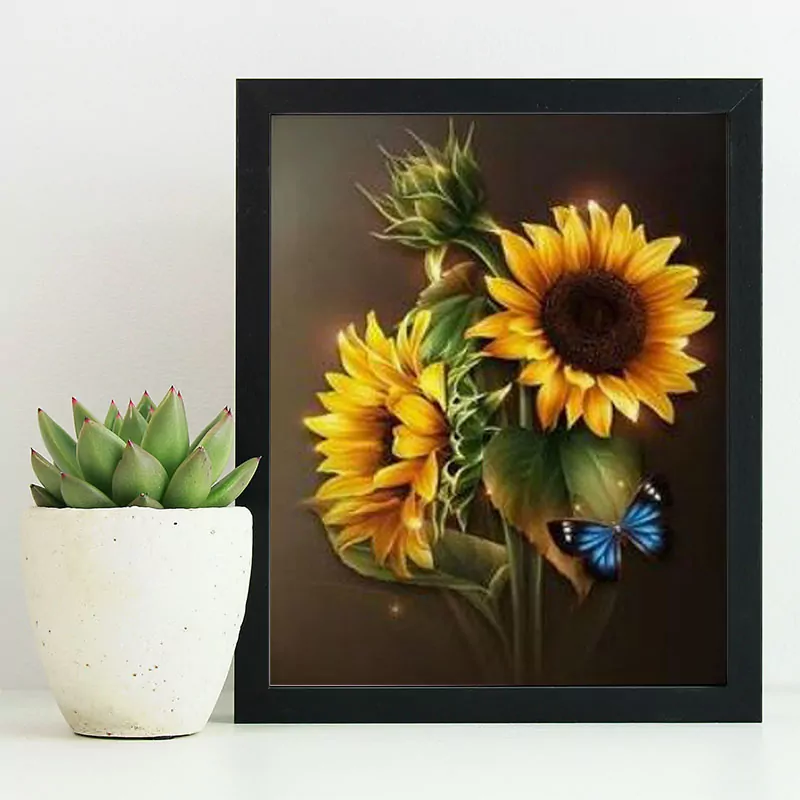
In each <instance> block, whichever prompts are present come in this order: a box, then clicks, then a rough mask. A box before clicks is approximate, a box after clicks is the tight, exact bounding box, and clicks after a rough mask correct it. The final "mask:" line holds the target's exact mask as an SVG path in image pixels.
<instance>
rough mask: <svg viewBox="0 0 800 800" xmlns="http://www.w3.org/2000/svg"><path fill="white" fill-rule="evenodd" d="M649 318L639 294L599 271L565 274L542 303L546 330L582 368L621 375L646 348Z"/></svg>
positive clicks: (562, 354) (566, 357)
mask: <svg viewBox="0 0 800 800" xmlns="http://www.w3.org/2000/svg"><path fill="white" fill-rule="evenodd" d="M646 322H647V318H646V314H645V307H644V304H643V302H642V299H641V297H639V294H638V292H637V291H636V289H635V288H634V287H633V286H631V285H630V284H629V283H626V282H625V281H624V280H622V279H621V278H618V277H617V276H616V275H612V274H610V273H608V272H605V271H602V270H596V269H590V270H586V271H584V272H575V273H567V274H566V275H563V276H562V277H561V278H560V279H559V280H558V281H557V282H556V283H555V284H554V285H553V287H552V288H551V289H550V291H549V292H548V293H547V295H546V296H545V298H544V302H543V303H542V327H543V328H544V331H545V333H546V334H547V337H548V339H549V340H550V342H551V343H552V345H553V348H554V349H555V351H556V353H558V355H559V356H560V357H561V358H562V360H563V361H565V362H566V363H567V364H570V365H571V366H573V367H576V368H577V369H582V370H584V371H586V372H589V373H593V374H598V373H603V372H611V373H615V372H620V371H621V370H622V369H623V367H625V366H626V365H627V364H628V363H629V362H630V361H631V359H632V358H634V357H635V356H636V355H638V353H639V352H640V351H641V349H642V345H643V344H644V338H645V333H646Z"/></svg>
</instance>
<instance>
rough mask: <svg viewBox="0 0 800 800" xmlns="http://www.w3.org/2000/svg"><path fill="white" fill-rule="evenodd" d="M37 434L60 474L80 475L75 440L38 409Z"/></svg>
mask: <svg viewBox="0 0 800 800" xmlns="http://www.w3.org/2000/svg"><path fill="white" fill-rule="evenodd" d="M39 432H40V433H41V434H42V440H43V441H44V445H45V447H46V448H47V452H48V453H50V457H51V458H52V459H53V461H54V462H55V465H56V466H57V467H58V468H59V470H61V472H69V473H70V474H71V475H78V476H80V475H82V473H81V468H80V467H79V466H78V458H77V456H76V454H75V448H76V444H75V440H74V439H73V438H72V437H71V436H70V435H69V434H68V433H67V432H66V431H65V430H64V429H63V428H62V427H61V426H60V425H59V424H58V423H57V422H54V421H53V420H52V419H51V418H50V417H49V416H47V414H45V412H44V411H42V409H41V408H40V409H39Z"/></svg>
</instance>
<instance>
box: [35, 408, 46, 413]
mask: <svg viewBox="0 0 800 800" xmlns="http://www.w3.org/2000/svg"><path fill="white" fill-rule="evenodd" d="M36 413H37V414H43V413H44V412H43V411H42V409H41V408H37V409H36Z"/></svg>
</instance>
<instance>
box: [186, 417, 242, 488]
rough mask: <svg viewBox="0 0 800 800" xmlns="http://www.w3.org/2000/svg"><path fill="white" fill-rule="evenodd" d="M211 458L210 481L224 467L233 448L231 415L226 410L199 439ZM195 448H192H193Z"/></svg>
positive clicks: (214, 478)
mask: <svg viewBox="0 0 800 800" xmlns="http://www.w3.org/2000/svg"><path fill="white" fill-rule="evenodd" d="M198 447H204V448H205V450H206V452H207V453H208V457H209V458H210V459H211V482H212V483H213V482H214V481H216V480H217V479H218V478H219V476H220V475H222V471H223V470H224V469H225V467H226V465H227V463H228V459H229V458H230V456H231V450H232V449H233V416H232V415H231V412H230V411H228V412H226V413H225V415H224V416H223V417H222V419H221V420H220V421H219V422H217V423H216V425H214V426H213V427H212V428H211V429H210V430H209V431H208V432H207V433H206V434H205V436H203V438H202V439H201V440H200V443H199V444H198ZM194 449H196V448H192V450H194Z"/></svg>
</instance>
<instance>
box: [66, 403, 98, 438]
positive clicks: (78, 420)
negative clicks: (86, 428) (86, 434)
mask: <svg viewBox="0 0 800 800" xmlns="http://www.w3.org/2000/svg"><path fill="white" fill-rule="evenodd" d="M86 419H91V420H94V421H95V422H97V418H96V417H95V416H94V414H92V412H91V411H89V409H88V408H86V406H85V405H84V404H83V403H81V401H80V400H76V399H75V398H74V397H73V398H72V421H73V423H74V424H75V435H76V436H80V433H81V428H82V427H83V422H84V420H86Z"/></svg>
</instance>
